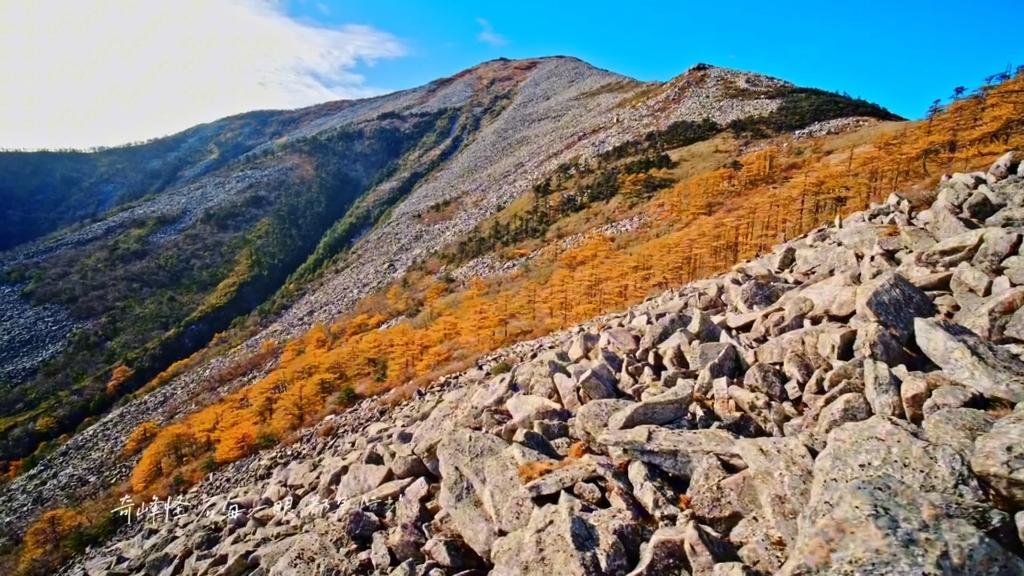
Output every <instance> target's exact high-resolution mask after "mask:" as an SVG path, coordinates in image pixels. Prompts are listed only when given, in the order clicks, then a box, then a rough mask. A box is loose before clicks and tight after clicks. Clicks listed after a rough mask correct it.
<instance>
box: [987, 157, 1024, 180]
mask: <svg viewBox="0 0 1024 576" xmlns="http://www.w3.org/2000/svg"><path fill="white" fill-rule="evenodd" d="M1015 156H1016V152H1014V151H1013V150H1011V151H1009V152H1007V153H1006V154H1003V155H1002V156H1000V157H999V159H998V160H996V161H995V162H993V163H992V166H990V167H989V169H988V173H989V174H991V175H992V176H993V177H994V178H995V179H996V180H1003V179H1005V178H1007V177H1009V176H1010V174H1012V173H1013V169H1014V168H1016V165H1017V164H1019V162H1015Z"/></svg>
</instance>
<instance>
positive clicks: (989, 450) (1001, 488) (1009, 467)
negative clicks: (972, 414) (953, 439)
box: [971, 410, 1024, 509]
mask: <svg viewBox="0 0 1024 576" xmlns="http://www.w3.org/2000/svg"><path fill="white" fill-rule="evenodd" d="M971 468H972V469H973V470H974V473H975V474H977V475H978V476H979V477H980V478H981V479H983V480H984V481H985V482H986V483H987V484H988V485H989V486H991V487H992V489H993V490H994V491H995V492H996V494H998V496H999V497H1000V498H1002V499H1003V500H1005V501H1006V502H1008V503H1009V504H1010V505H1011V506H1013V507H1014V508H1017V509H1022V508H1024V412H1022V411H1020V410H1018V411H1015V412H1013V413H1012V414H1010V415H1009V416H1006V417H1004V418H1002V419H1000V420H999V421H998V422H996V423H995V424H994V425H993V426H992V429H991V430H989V431H988V433H986V434H983V435H981V436H979V437H978V439H977V440H976V441H975V443H974V454H973V455H972V456H971Z"/></svg>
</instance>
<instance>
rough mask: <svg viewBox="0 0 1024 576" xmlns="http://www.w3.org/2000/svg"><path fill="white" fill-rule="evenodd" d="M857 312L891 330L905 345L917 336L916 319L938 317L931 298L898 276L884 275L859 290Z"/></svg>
mask: <svg viewBox="0 0 1024 576" xmlns="http://www.w3.org/2000/svg"><path fill="white" fill-rule="evenodd" d="M857 313H858V314H860V315H861V316H863V317H864V318H867V319H868V320H871V321H874V322H877V323H878V324H880V325H881V326H883V327H885V328H888V329H889V330H891V331H892V333H893V335H894V336H895V337H896V339H897V340H898V341H899V342H901V343H905V342H908V341H909V340H910V339H911V338H912V337H913V334H914V318H917V317H925V318H927V317H930V316H932V315H933V314H935V306H933V305H932V301H931V299H929V298H928V296H927V295H925V293H924V292H922V291H921V290H919V289H918V288H917V287H915V286H914V285H913V284H911V283H910V282H908V281H907V280H906V279H905V278H904V277H902V276H900V275H899V274H885V275H883V276H880V277H879V278H877V279H875V280H872V281H871V282H868V283H866V284H863V285H861V286H860V288H858V289H857Z"/></svg>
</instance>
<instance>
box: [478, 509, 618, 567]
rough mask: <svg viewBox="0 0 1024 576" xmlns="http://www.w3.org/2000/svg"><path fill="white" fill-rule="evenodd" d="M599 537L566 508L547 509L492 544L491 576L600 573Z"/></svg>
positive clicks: (591, 526)
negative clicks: (492, 566) (556, 571)
mask: <svg viewBox="0 0 1024 576" xmlns="http://www.w3.org/2000/svg"><path fill="white" fill-rule="evenodd" d="M599 541H600V537H599V535H598V533H597V530H596V529H595V528H594V526H593V525H592V524H590V523H589V522H587V521H586V519H585V518H583V517H582V516H580V515H579V514H577V513H576V512H573V511H572V510H570V509H569V508H568V507H565V506H562V505H558V506H554V505H547V506H544V507H543V508H541V509H539V510H538V511H537V513H536V514H534V515H533V518H531V519H530V522H529V524H527V526H525V527H523V528H521V529H519V530H516V531H515V532H512V533H510V534H508V535H507V536H504V537H502V538H500V539H498V540H497V541H496V542H495V543H494V550H493V554H492V561H493V563H494V569H493V570H491V574H492V575H494V576H550V575H551V574H552V570H555V569H557V570H558V572H559V573H560V574H566V575H571V576H587V575H590V574H599V573H602V568H601V562H600V560H599V558H598V553H597V549H598V546H599Z"/></svg>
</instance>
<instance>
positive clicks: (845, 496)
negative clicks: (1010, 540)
mask: <svg viewBox="0 0 1024 576" xmlns="http://www.w3.org/2000/svg"><path fill="white" fill-rule="evenodd" d="M816 468H817V467H816ZM830 500H831V506H829V507H828V508H827V509H825V510H823V514H821V515H820V516H819V517H817V518H816V519H815V520H814V521H813V522H808V523H807V524H805V525H803V526H802V527H801V530H800V537H799V539H798V541H797V543H796V546H795V547H794V549H793V551H792V553H791V554H790V555H789V560H788V561H787V562H786V565H785V566H783V568H782V570H781V571H780V572H779V574H783V575H797V574H818V573H821V574H965V575H966V574H993V575H1000V576H1011V575H1013V574H1020V573H1021V571H1024V559H1021V558H1020V557H1019V556H1016V555H1015V554H1013V553H1012V552H1009V551H1008V550H1006V549H1005V548H1003V547H1002V546H1001V545H1000V544H999V543H998V542H996V541H995V540H993V539H992V538H989V537H988V536H987V535H985V533H984V531H983V530H980V529H979V528H977V527H975V526H974V525H973V524H972V523H971V515H972V514H973V513H975V512H976V509H977V508H976V507H970V506H965V505H964V504H962V503H961V502H960V501H958V500H957V499H956V498H955V497H953V496H950V495H948V494H944V493H939V492H931V491H927V490H922V489H921V487H920V486H918V485H915V484H914V483H908V482H904V481H901V480H900V478H898V477H895V476H892V475H889V474H884V473H880V474H875V475H872V476H869V477H863V478H856V479H853V480H851V481H849V482H845V483H843V484H840V485H838V486H836V487H835V489H834V491H833V492H832V494H831V498H830Z"/></svg>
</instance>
